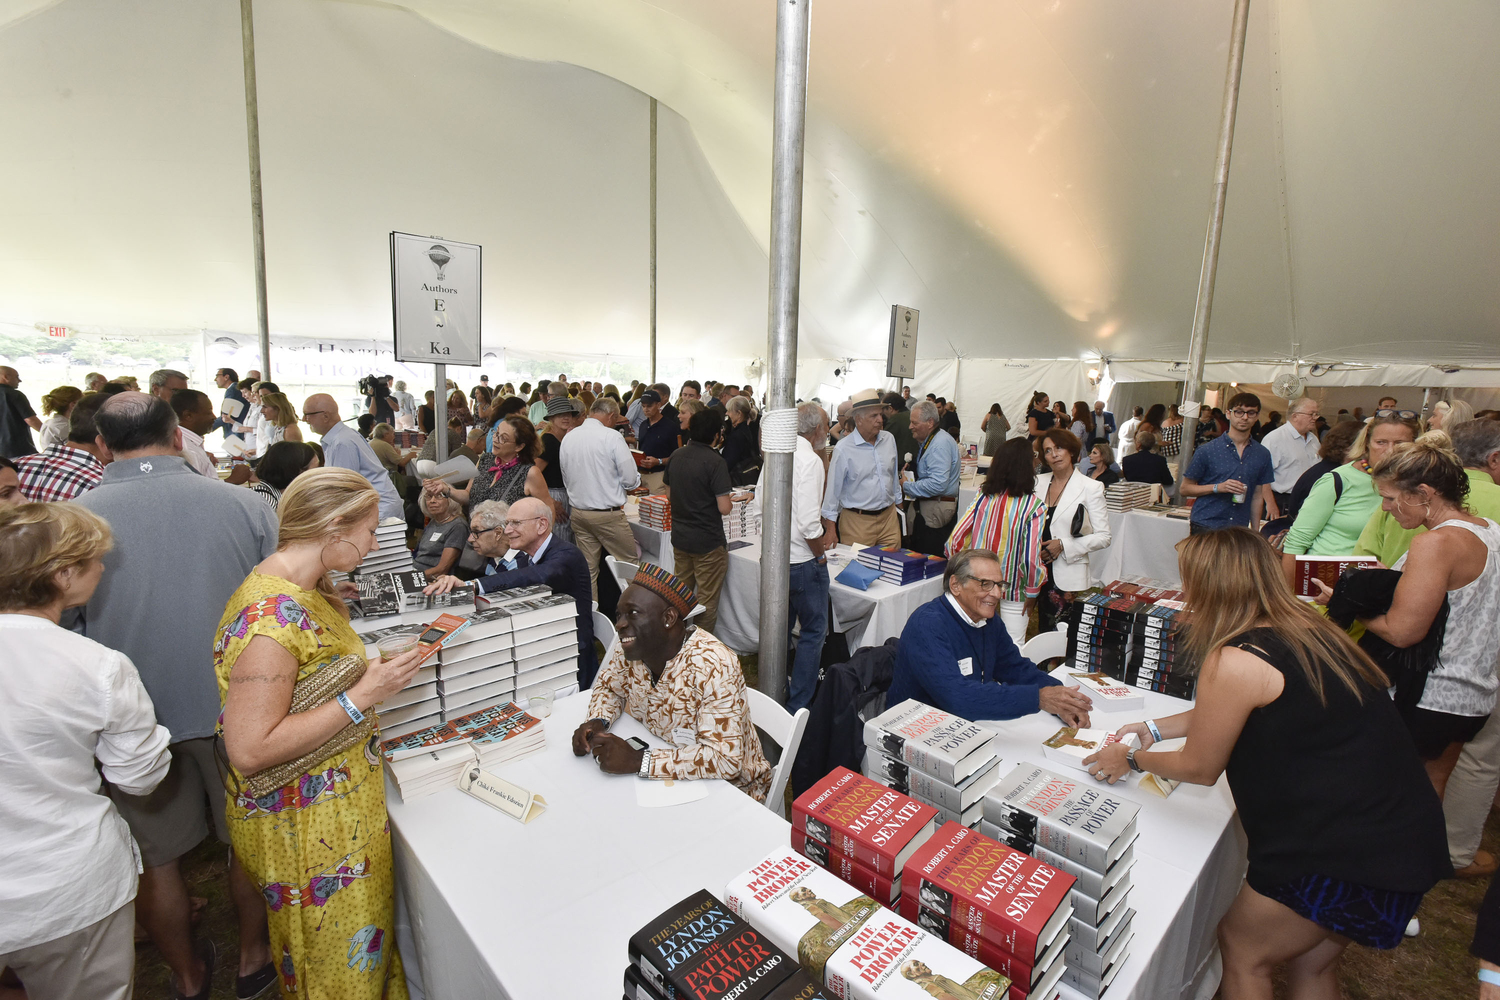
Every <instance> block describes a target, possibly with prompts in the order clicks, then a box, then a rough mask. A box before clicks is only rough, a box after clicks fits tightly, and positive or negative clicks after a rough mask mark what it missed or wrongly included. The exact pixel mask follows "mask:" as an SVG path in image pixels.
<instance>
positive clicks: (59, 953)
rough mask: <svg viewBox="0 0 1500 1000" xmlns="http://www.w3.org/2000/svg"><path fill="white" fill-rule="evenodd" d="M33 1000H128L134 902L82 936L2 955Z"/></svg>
mask: <svg viewBox="0 0 1500 1000" xmlns="http://www.w3.org/2000/svg"><path fill="white" fill-rule="evenodd" d="M7 966H8V967H10V968H12V969H14V970H15V971H16V975H17V976H19V977H20V979H21V982H22V983H23V984H24V985H25V987H26V996H27V997H28V998H29V1000H130V996H131V993H132V992H133V990H134V981H135V900H131V901H130V902H128V903H126V904H125V905H124V906H122V907H120V908H119V909H118V910H116V911H115V912H113V913H111V914H110V915H109V916H107V917H105V918H104V919H103V920H100V921H99V922H97V923H93V924H90V925H89V926H87V927H85V928H83V929H82V930H77V931H74V932H73V933H71V934H64V935H63V936H62V937H60V938H57V939H56V940H53V941H46V942H44V943H42V944H35V945H31V946H30V947H27V948H22V949H20V950H19V951H14V952H11V953H10V954H8V955H0V969H3V968H6V967H7Z"/></svg>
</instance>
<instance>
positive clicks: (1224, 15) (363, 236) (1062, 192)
mask: <svg viewBox="0 0 1500 1000" xmlns="http://www.w3.org/2000/svg"><path fill="white" fill-rule="evenodd" d="M237 8H238V5H237V4H235V3H233V2H232V0H215V2H203V0H141V2H139V3H132V4H118V3H112V2H109V0H57V2H51V3H48V2H40V0H0V92H3V95H4V97H3V100H0V129H3V134H4V135H5V138H6V152H5V154H4V155H3V156H0V322H10V323H17V324H25V325H32V324H42V325H44V326H45V325H47V324H63V325H68V326H73V327H82V328H88V327H103V328H124V329H133V328H152V329H180V330H193V329H197V330H205V329H207V330H228V331H240V332H242V333H249V332H251V331H253V330H254V325H255V300H254V291H253V282H252V278H251V275H252V261H251V244H250V224H249V196H248V180H247V177H248V172H247V168H246V157H245V131H244V105H243V87H242V77H241V65H240V38H239V22H238V18H237V14H238V9H237ZM255 10H256V42H257V56H258V65H259V80H260V127H261V137H262V144H263V152H262V159H263V165H264V174H265V218H266V241H267V262H268V271H269V301H270V316H271V325H272V330H273V336H276V335H286V336H290V337H310V338H360V339H370V338H375V339H380V338H383V337H386V336H388V335H389V330H390V291H389V289H390V284H389V270H388V266H389V265H388V257H387V246H386V234H387V233H388V232H389V231H390V230H393V229H396V230H403V231H409V232H418V233H424V234H433V235H442V236H444V237H446V238H450V239H457V240H464V241H471V242H476V243H481V244H483V245H484V247H485V292H486V295H485V307H486V308H485V317H484V337H485V350H486V351H493V350H496V349H502V350H503V349H515V350H525V351H540V352H555V353H556V354H558V355H559V356H566V355H568V354H615V355H630V356H639V355H642V354H644V353H645V352H646V331H647V302H648V300H647V260H648V256H647V245H648V244H647V232H648V216H647V212H648V209H647V189H648V167H647V150H648V140H647V135H648V133H647V114H648V113H647V105H648V95H649V96H655V97H657V98H658V99H659V100H660V102H661V105H662V108H661V129H660V164H659V189H660V209H659V219H660V227H661V228H660V263H659V327H660V351H661V354H662V356H663V357H672V358H677V359H681V358H694V359H698V360H699V362H700V364H699V370H700V371H701V372H702V373H703V374H719V375H721V376H723V377H726V378H729V379H730V380H731V381H732V380H734V377H735V376H738V375H741V374H742V372H743V368H744V365H745V364H746V363H747V362H748V361H749V360H750V359H753V358H757V357H762V356H764V354H765V340H766V332H765V331H766V254H765V246H766V243H767V226H768V216H769V192H770V179H769V174H770V166H769V165H770V155H769V147H770V104H771V100H770V99H771V90H772V81H771V73H772V65H773V55H774V51H773V50H774V46H773V36H774V15H775V7H774V4H771V3H744V2H740V3H723V2H720V0H651V2H646V0H571V2H569V3H559V2H557V0H409V2H407V3H404V4H398V3H382V2H374V0H368V2H353V0H349V2H341V0H258V2H257V3H256V7H255ZM1229 22H1230V4H1229V3H1227V2H1225V3H1219V4H1209V3H1203V2H1201V0H1161V2H1157V3H1152V4H1145V5H1142V4H1120V3H1115V2H1112V0H1081V2H1076V3H1071V4H1060V3H1055V2H1048V0H989V2H967V3H965V2H950V0H942V2H936V0H929V2H918V0H899V2H874V0H815V4H814V8H813V34H812V57H811V70H810V84H809V89H810V98H809V99H810V110H809V124H808V151H807V169H806V203H805V209H804V243H803V283H802V293H803V294H802V323H801V342H800V346H799V351H800V357H801V358H802V359H803V361H804V366H803V367H804V371H803V372H802V373H801V376H802V377H801V378H800V379H799V382H800V385H799V388H800V389H801V391H803V392H804V393H806V394H812V392H813V391H815V389H816V387H817V386H819V385H834V383H830V382H829V380H828V378H826V377H825V376H831V371H832V369H833V368H834V367H840V368H845V369H847V368H848V367H849V366H848V364H847V363H845V362H844V361H843V360H841V359H854V360H855V361H860V360H861V359H865V360H866V361H867V362H868V360H869V359H877V358H878V359H883V357H884V354H885V330H886V323H887V316H888V310H889V307H890V305H891V304H892V303H894V302H900V303H903V304H908V305H913V306H917V307H918V308H920V309H921V310H922V326H921V340H920V351H919V354H920V357H921V358H922V359H923V369H924V372H926V373H928V374H930V375H932V379H931V380H930V381H929V383H927V384H931V385H934V386H941V387H942V388H937V389H936V390H935V391H943V388H947V389H948V390H949V392H950V393H951V392H953V391H956V392H957V393H958V394H959V396H960V398H961V399H963V400H964V403H965V409H966V410H972V411H973V417H974V418H977V413H978V412H979V411H980V410H981V409H982V408H983V407H984V406H987V404H988V399H989V397H991V396H992V395H994V394H996V393H997V392H999V391H1000V390H999V388H998V387H996V386H994V384H993V383H990V382H988V381H985V380H986V379H990V378H994V379H999V380H1000V381H1001V382H1003V383H1005V385H1006V386H1010V385H1011V383H1014V385H1015V386H1016V388H1015V390H1014V391H1015V392H1017V393H1019V392H1020V391H1021V389H1022V388H1024V385H1023V383H1024V384H1039V383H1036V382H1035V381H1033V380H1034V379H1036V378H1037V377H1039V374H1041V373H1047V374H1049V375H1051V377H1053V378H1054V379H1058V380H1060V379H1062V378H1063V377H1064V376H1063V374H1061V373H1062V372H1063V371H1065V372H1066V373H1067V375H1066V377H1067V378H1068V379H1070V383H1069V385H1068V386H1067V387H1066V391H1064V390H1065V386H1064V385H1063V383H1062V382H1061V381H1054V382H1053V383H1051V384H1049V385H1046V386H1044V387H1046V388H1049V390H1050V391H1052V392H1053V394H1054V396H1056V397H1059V398H1075V397H1076V398H1083V395H1082V393H1081V392H1079V391H1078V390H1084V391H1086V390H1087V389H1088V386H1087V383H1086V382H1084V380H1083V376H1082V372H1083V370H1085V369H1087V368H1088V367H1089V366H1090V365H1091V364H1097V362H1096V361H1094V360H1092V359H1097V358H1099V357H1101V356H1102V357H1108V358H1110V359H1112V360H1113V362H1114V363H1113V364H1112V366H1111V375H1112V376H1113V377H1114V378H1115V379H1130V378H1143V379H1160V378H1167V379H1170V378H1173V377H1177V378H1180V377H1181V373H1180V372H1179V373H1177V374H1176V375H1175V376H1174V375H1173V374H1172V373H1171V372H1170V369H1169V366H1170V365H1171V363H1172V362H1173V361H1175V360H1179V359H1181V358H1183V357H1185V355H1186V344H1187V339H1188V330H1189V327H1190V324H1191V317H1192V311H1193V298H1194V293H1195V289H1196V284H1197V279H1198V269H1199V260H1200V256H1201V253H1202V244H1203V231H1204V227H1205V224H1206V219H1207V209H1208V202H1209V181H1210V172H1211V167H1212V161H1213V146H1214V139H1215V135H1216V131H1217V127H1218V114H1219V106H1220V101H1221V97H1222V92H1223V81H1224V70H1225V62H1226V51H1227V40H1228V36H1229ZM1497 39H1500V5H1496V4H1494V3H1491V2H1489V0H1452V2H1449V3H1445V4H1442V5H1440V6H1439V7H1437V8H1434V7H1433V6H1431V5H1418V4H1408V3H1402V2H1399V0H1357V2H1356V0H1343V2H1336V0H1263V2H1257V3H1255V4H1253V5H1252V8H1251V21H1250V32H1249V41H1248V45H1247V50H1246V60H1245V71H1244V81H1243V86H1242V92H1241V98H1240V113H1239V127H1238V133H1237V136H1236V141H1235V147H1234V161H1233V170H1232V174H1231V179H1230V193H1229V202H1228V210H1227V213H1226V218H1225V232H1224V242H1223V249H1222V253H1221V257H1220V265H1219V280H1218V293H1217V296H1216V298H1215V304H1214V313H1213V325H1212V331H1211V336H1210V342H1209V357H1210V360H1211V361H1213V362H1222V363H1232V362H1238V363H1253V364H1252V367H1249V368H1246V369H1245V371H1246V372H1253V375H1246V376H1243V380H1246V381H1266V380H1268V379H1269V378H1270V377H1271V376H1272V375H1273V374H1274V373H1275V372H1276V371H1279V370H1282V368H1290V363H1291V362H1293V361H1297V360H1301V361H1303V362H1305V363H1308V364H1310V363H1312V362H1324V363H1328V362H1361V363H1364V364H1368V365H1373V366H1376V367H1374V368H1358V369H1345V370H1344V371H1345V374H1344V375H1343V376H1341V377H1342V378H1345V379H1347V380H1354V381H1359V380H1365V379H1367V380H1368V381H1369V382H1370V383H1372V384H1373V383H1389V382H1392V381H1398V380H1399V381H1407V380H1410V384H1419V385H1428V384H1431V385H1441V384H1463V385H1482V384H1492V383H1496V382H1500V251H1497V241H1496V240H1495V233H1496V232H1500V188H1497V186H1496V185H1495V184H1494V183H1493V177H1492V174H1493V165H1494V164H1495V163H1496V162H1500V60H1496V59H1494V58H1493V49H1494V46H1495V42H1496V40H1497ZM1012 359H1027V360H1023V361H1014V360H1012ZM1031 359H1042V360H1031ZM1049 359H1065V360H1064V368H1062V369H1057V368H1055V366H1054V365H1053V364H1049V363H1048V361H1049ZM955 360H959V361H960V363H959V364H954V362H955ZM1007 363H1009V364H1010V365H1011V367H1006V365H1007ZM730 364H732V365H733V367H728V366H729V365H730ZM715 365H721V366H723V367H721V368H719V369H717V370H715V369H714V366H715ZM1385 365H1395V366H1400V367H1393V368H1389V369H1386V368H1383V367H1381V366H1385ZM1431 365H1444V366H1448V367H1454V366H1461V367H1463V368H1464V371H1462V372H1461V373H1460V374H1457V375H1455V376H1452V377H1453V378H1455V379H1456V380H1457V381H1456V383H1454V382H1449V383H1444V382H1443V381H1442V378H1443V377H1444V376H1442V375H1441V373H1439V372H1438V371H1437V370H1436V369H1434V368H1432V367H1429V366H1431ZM705 366H706V367H705ZM933 366H936V367H933ZM950 366H951V371H950ZM1038 366H1040V367H1038ZM1278 366H1281V367H1278ZM882 368H883V365H882V364H874V363H866V364H860V365H857V366H856V367H855V371H856V373H857V374H858V375H860V376H861V377H863V376H864V375H865V373H866V372H869V373H871V377H870V378H869V379H868V380H867V381H875V380H876V379H875V377H874V376H876V375H878V374H880V370H881V369H882ZM1476 369H1489V370H1476ZM1226 370H1227V369H1226ZM1302 370H1303V372H1304V373H1305V372H1306V364H1304V367H1303V369H1302ZM1361 372H1362V373H1364V374H1354V373H1361ZM1210 377H1211V378H1212V377H1214V375H1213V373H1212V370H1211V373H1210ZM950 378H951V383H949V382H948V381H947V380H948V379H950ZM919 383H920V380H919ZM1006 391H1007V392H1010V391H1011V390H1010V389H1009V388H1007V389H1006ZM1012 405H1014V404H1013V403H1012V402H1009V401H1007V409H1008V410H1009V408H1010V406H1012ZM966 419H970V415H969V414H967V413H966Z"/></svg>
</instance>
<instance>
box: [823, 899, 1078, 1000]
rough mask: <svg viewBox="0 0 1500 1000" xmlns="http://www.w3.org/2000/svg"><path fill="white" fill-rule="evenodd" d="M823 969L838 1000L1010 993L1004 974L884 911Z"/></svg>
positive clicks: (965, 998) (989, 997)
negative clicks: (923, 994)
mask: <svg viewBox="0 0 1500 1000" xmlns="http://www.w3.org/2000/svg"><path fill="white" fill-rule="evenodd" d="M825 971H826V975H825V980H824V984H825V985H826V986H827V988H828V992H829V994H830V995H832V996H836V997H839V998H841V1000H905V998H908V997H913V996H920V995H921V994H922V993H925V994H927V995H928V996H933V997H944V998H952V1000H1001V998H1004V997H1006V996H1007V995H1008V994H1009V993H1010V991H1011V981H1010V979H1009V978H1007V977H1006V976H1005V975H1003V974H1001V973H999V972H997V971H995V970H994V969H991V968H989V967H988V966H986V965H985V964H984V963H982V962H980V961H979V960H978V959H975V958H972V957H970V956H968V955H965V954H964V953H963V952H961V951H959V950H958V949H957V948H955V947H953V946H952V945H950V944H949V943H948V942H946V941H944V940H943V939H942V938H940V937H938V936H936V935H934V934H929V933H928V932H927V931H924V930H922V928H920V927H918V926H917V925H916V924H913V923H911V922H910V921H909V920H906V919H905V918H903V917H901V916H898V915H897V914H895V913H892V912H891V911H890V910H886V909H881V910H879V911H877V912H876V913H875V914H874V915H873V916H871V917H870V919H869V920H867V921H865V922H864V924H862V925H861V926H860V928H859V929H858V930H856V931H855V932H854V933H853V934H852V935H850V937H849V940H848V942H847V943H846V944H845V945H844V946H843V947H842V948H840V949H839V950H838V951H836V952H834V953H833V955H832V957H830V958H829V959H828V966H827V969H826V970H825ZM913 986H915V987H917V989H912V987H913ZM1037 1000H1043V998H1042V997H1041V996H1040V995H1039V996H1038V998H1037ZM1046 1000H1051V998H1050V997H1048V998H1046Z"/></svg>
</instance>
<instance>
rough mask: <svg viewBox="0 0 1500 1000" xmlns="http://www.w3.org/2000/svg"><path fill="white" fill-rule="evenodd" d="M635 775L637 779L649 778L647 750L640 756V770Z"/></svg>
mask: <svg viewBox="0 0 1500 1000" xmlns="http://www.w3.org/2000/svg"><path fill="white" fill-rule="evenodd" d="M636 775H637V776H639V777H642V778H649V777H651V751H650V750H647V751H646V752H645V753H643V754H641V769H640V770H639V771H637V772H636Z"/></svg>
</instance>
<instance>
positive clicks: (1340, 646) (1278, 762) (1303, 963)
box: [1085, 528, 1452, 1000]
mask: <svg viewBox="0 0 1500 1000" xmlns="http://www.w3.org/2000/svg"><path fill="white" fill-rule="evenodd" d="M1178 563H1179V566H1180V568H1181V571H1182V584H1183V592H1184V594H1185V598H1186V601H1187V605H1188V608H1189V609H1190V610H1191V611H1192V615H1193V618H1192V624H1191V628H1190V629H1189V634H1188V638H1187V641H1188V645H1189V650H1190V653H1191V654H1193V659H1194V661H1195V662H1198V663H1201V664H1202V668H1201V672H1200V676H1199V680H1198V698H1197V702H1196V704H1195V706H1194V707H1193V708H1192V709H1190V710H1189V711H1186V712H1183V713H1182V714H1180V715H1174V716H1172V717H1171V718H1167V719H1160V720H1155V722H1154V725H1155V726H1156V729H1157V732H1159V733H1160V738H1162V739H1172V738H1174V737H1181V736H1185V737H1187V743H1186V745H1185V746H1184V747H1183V748H1182V750H1181V751H1178V752H1164V751H1155V752H1153V751H1151V750H1149V749H1143V750H1139V751H1136V752H1135V753H1134V758H1135V763H1136V764H1137V765H1139V767H1140V768H1142V769H1144V770H1147V771H1151V772H1154V773H1156V774H1159V775H1161V776H1162V777H1166V778H1172V779H1176V780H1179V781H1191V782H1194V783H1197V784H1203V785H1211V784H1213V783H1214V782H1216V781H1217V780H1218V778H1219V775H1220V774H1221V773H1225V774H1227V776H1228V778H1229V788H1230V791H1232V792H1233V793H1234V801H1235V806H1236V807H1237V808H1238V810H1239V814H1240V820H1241V821H1242V822H1243V823H1244V826H1245V834H1246V838H1247V840H1248V841H1249V846H1248V850H1247V854H1248V856H1249V870H1248V871H1247V873H1246V877H1245V881H1246V885H1245V886H1244V887H1243V888H1242V889H1241V890H1240V894H1239V896H1238V897H1237V898H1236V899H1235V902H1234V905H1233V906H1231V907H1230V910H1229V912H1228V913H1227V914H1226V915H1225V916H1224V919H1223V920H1222V921H1221V922H1220V923H1219V944H1220V947H1221V949H1222V951H1223V956H1224V982H1223V994H1224V996H1225V997H1226V998H1227V1000H1238V998H1241V997H1270V996H1271V979H1270V977H1271V971H1272V970H1273V969H1274V968H1275V967H1276V966H1278V965H1285V966H1286V969H1287V977H1288V981H1289V986H1290V992H1289V996H1291V997H1294V998H1295V997H1303V996H1318V997H1321V996H1338V995H1339V993H1338V982H1337V965H1338V958H1339V955H1340V954H1341V953H1342V952H1343V950H1344V948H1345V947H1347V946H1348V944H1349V942H1350V941H1357V942H1359V943H1360V944H1363V945H1366V946H1369V947H1374V948H1394V947H1395V946H1396V945H1397V944H1399V943H1400V942H1401V938H1402V933H1403V931H1404V930H1405V928H1406V924H1407V921H1408V920H1410V919H1411V917H1412V915H1413V914H1415V913H1416V910H1417V906H1418V904H1419V903H1421V901H1422V895H1423V893H1425V892H1426V891H1427V890H1428V889H1430V888H1431V887H1432V886H1433V885H1434V884H1436V883H1437V881H1438V880H1439V879H1443V878H1447V877H1448V876H1449V875H1451V874H1452V868H1451V867H1450V866H1449V864H1448V843H1447V835H1446V832H1445V829H1444V824H1443V811H1442V804H1441V803H1440V802H1439V801H1438V797H1437V793H1436V792H1434V791H1433V788H1432V782H1431V781H1429V780H1428V779H1427V774H1426V771H1425V770H1424V768H1423V766H1422V761H1421V759H1420V758H1419V757H1418V756H1417V752H1416V748H1415V747H1414V746H1413V744H1412V741H1411V737H1410V736H1409V735H1408V734H1407V731H1406V728H1405V726H1404V725H1402V722H1401V719H1400V717H1399V716H1398V715H1397V714H1396V708H1395V705H1394V704H1392V702H1391V700H1390V698H1389V696H1388V695H1387V694H1386V689H1387V687H1388V686H1389V685H1388V682H1387V680H1386V677H1385V675H1384V674H1382V673H1381V672H1380V670H1379V669H1378V668H1377V667H1376V666H1375V664H1374V663H1373V662H1372V661H1371V660H1370V659H1369V657H1367V656H1366V655H1365V654H1364V652H1363V651H1361V650H1360V649H1359V648H1358V647H1357V646H1355V645H1354V643H1353V642H1352V641H1351V640H1350V639H1349V637H1348V636H1347V635H1346V634H1345V633H1344V632H1342V631H1341V630H1339V629H1338V628H1337V627H1336V626H1334V625H1333V624H1332V623H1331V622H1330V621H1328V619H1326V618H1324V617H1323V616H1321V615H1319V614H1317V613H1315V612H1313V611H1312V610H1310V609H1309V608H1308V607H1307V606H1306V605H1304V604H1302V603H1301V602H1300V601H1298V600H1297V599H1296V598H1295V597H1294V596H1293V595H1292V592H1291V589H1290V588H1289V587H1288V586H1287V584H1286V580H1285V577H1284V576H1282V575H1281V572H1280V562H1279V560H1278V557H1277V554H1276V553H1275V552H1274V551H1273V550H1272V549H1271V547H1270V545H1268V544H1267V543H1266V542H1265V540H1264V539H1262V538H1261V537H1260V536H1259V535H1258V534H1256V533H1254V532H1252V531H1249V530H1248V529H1245V528H1227V529H1224V530H1222V531H1211V532H1206V533H1204V534H1201V535H1195V536H1193V537H1191V538H1189V539H1187V540H1186V541H1184V542H1183V543H1182V545H1181V546H1180V553H1179V557H1178ZM1120 732H1121V733H1122V734H1124V733H1135V734H1136V735H1138V736H1140V738H1141V744H1142V746H1143V747H1147V748H1149V747H1150V746H1151V744H1152V742H1153V737H1152V732H1151V729H1150V726H1149V725H1147V724H1144V723H1134V724H1131V725H1128V726H1125V727H1123V728H1122V729H1121V730H1120ZM1127 756H1128V755H1127V753H1126V748H1125V747H1124V746H1123V745H1115V746H1111V747H1107V748H1106V749H1105V750H1103V751H1101V752H1100V753H1098V754H1095V755H1094V756H1093V757H1090V758H1089V759H1088V760H1087V761H1085V764H1086V765H1088V766H1089V768H1090V770H1091V771H1092V772H1093V773H1095V775H1096V776H1098V777H1101V778H1107V779H1108V780H1110V781H1111V782H1113V781H1115V780H1117V779H1119V778H1121V777H1123V776H1124V775H1125V774H1126V773H1127V772H1128V771H1129V770H1130V763H1129V761H1128V760H1127Z"/></svg>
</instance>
